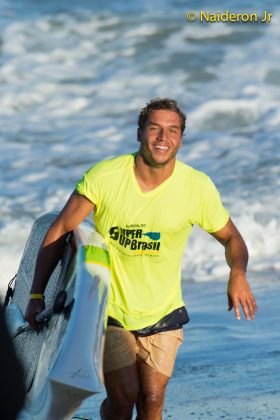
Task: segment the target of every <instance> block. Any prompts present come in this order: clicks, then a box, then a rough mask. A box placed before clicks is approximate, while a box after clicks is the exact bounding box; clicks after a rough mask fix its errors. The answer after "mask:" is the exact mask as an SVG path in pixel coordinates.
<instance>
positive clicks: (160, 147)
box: [155, 146, 168, 150]
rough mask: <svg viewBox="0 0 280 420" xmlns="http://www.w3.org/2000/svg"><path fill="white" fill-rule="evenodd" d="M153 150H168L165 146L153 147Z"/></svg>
mask: <svg viewBox="0 0 280 420" xmlns="http://www.w3.org/2000/svg"><path fill="white" fill-rule="evenodd" d="M155 148H156V149H160V150H168V147H166V146H155Z"/></svg>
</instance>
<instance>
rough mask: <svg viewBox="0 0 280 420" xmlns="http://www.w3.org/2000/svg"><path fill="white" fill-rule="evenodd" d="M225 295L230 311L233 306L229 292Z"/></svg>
mask: <svg viewBox="0 0 280 420" xmlns="http://www.w3.org/2000/svg"><path fill="white" fill-rule="evenodd" d="M227 297H228V311H231V310H232V308H233V302H232V299H231V297H230V294H229V293H228V294H227Z"/></svg>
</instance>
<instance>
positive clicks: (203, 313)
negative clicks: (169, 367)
mask: <svg viewBox="0 0 280 420" xmlns="http://www.w3.org/2000/svg"><path fill="white" fill-rule="evenodd" d="M252 287H253V290H254V293H255V297H256V299H257V301H258V305H259V311H258V313H257V316H256V318H255V320H254V321H246V320H244V318H243V319H242V320H241V321H237V320H235V318H234V314H233V312H230V313H228V312H227V300H226V295H225V290H226V283H224V282H207V283H194V282H184V283H183V294H184V298H185V302H186V305H187V308H188V310H189V314H190V318H191V322H190V323H189V324H188V325H187V326H185V328H184V335H185V339H184V343H183V345H182V346H181V348H180V350H179V353H178V356H177V361H176V366H175V370H174V373H173V376H172V378H171V380H170V381H169V384H168V388H167V393H166V400H165V408H164V413H163V419H173V420H181V419H234V420H235V419H236V420H237V419H255V420H268V419H271V420H272V419H273V420H276V419H280V412H279V409H280V379H279V378H280V363H279V362H280V330H279V322H278V320H279V315H278V300H279V299H278V296H279V285H277V284H276V283H273V282H271V283H270V284H269V285H268V284H266V285H265V287H266V289H265V290H264V287H262V285H261V284H260V281H259V280H258V281H257V282H256V283H254V281H253V282H252ZM104 396H105V394H100V395H97V396H94V397H91V398H89V399H88V400H87V401H85V403H84V404H83V405H82V406H81V408H80V409H79V411H78V412H77V415H80V416H83V417H84V418H88V419H98V418H99V405H100V403H101V401H102V399H103V398H104Z"/></svg>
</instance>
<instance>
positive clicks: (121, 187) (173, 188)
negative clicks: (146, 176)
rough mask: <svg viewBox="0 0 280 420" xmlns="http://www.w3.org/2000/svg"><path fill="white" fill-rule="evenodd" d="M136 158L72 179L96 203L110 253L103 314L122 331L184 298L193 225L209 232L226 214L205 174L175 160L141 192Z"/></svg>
mask: <svg viewBox="0 0 280 420" xmlns="http://www.w3.org/2000/svg"><path fill="white" fill-rule="evenodd" d="M134 158H135V153H133V154H128V155H123V156H120V157H117V158H114V159H110V160H106V161H102V162H100V163H97V164H96V165H94V166H93V167H91V168H90V169H89V170H88V171H87V172H86V173H85V174H84V176H83V178H82V179H81V180H80V181H79V182H78V183H77V186H76V189H77V191H78V192H79V193H80V194H81V195H83V196H85V197H87V198H88V199H89V200H90V201H91V202H92V203H94V204H95V206H96V210H95V212H94V221H95V226H96V229H97V231H98V232H99V233H100V234H101V235H102V236H103V237H104V238H105V240H106V243H107V245H108V249H109V253H110V258H111V287H110V293H109V302H108V315H109V316H111V317H113V318H115V319H116V320H117V321H119V322H120V323H121V324H122V325H123V326H124V327H125V328H126V329H128V330H136V329H140V328H144V327H147V326H149V325H153V324H155V323H156V322H157V321H159V320H160V319H161V318H163V317H164V316H165V315H167V314H169V313H170V312H172V311H173V310H175V309H177V308H179V307H181V306H183V305H184V302H183V299H182V292H181V259H182V254H183V251H184V247H185V244H186V240H187V238H188V236H189V234H190V231H191V229H192V226H193V225H194V224H198V225H200V226H201V227H202V228H203V229H205V230H206V231H207V232H215V231H218V230H220V229H221V228H223V227H224V226H225V224H226V222H227V221H228V218H229V215H228V212H227V210H226V209H225V208H224V206H223V205H222V203H221V199H220V195H219V193H218V191H217V189H216V187H215V186H214V184H213V182H212V181H211V179H210V178H209V177H208V176H207V175H205V174H204V173H202V172H199V171H197V170H195V169H193V168H191V167H190V166H188V165H186V164H184V163H182V162H180V161H178V160H177V161H176V164H175V168H174V171H173V173H172V175H171V176H170V177H169V178H168V179H167V180H166V181H164V182H163V183H162V184H161V185H160V186H158V187H157V188H155V189H153V190H152V191H149V192H143V191H142V190H141V189H140V187H139V184H138V182H137V180H136V178H135V174H134Z"/></svg>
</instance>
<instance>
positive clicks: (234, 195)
mask: <svg viewBox="0 0 280 420" xmlns="http://www.w3.org/2000/svg"><path fill="white" fill-rule="evenodd" d="M167 9H168V7H167ZM147 10H148V9H147ZM171 12H172V13H171ZM151 13H154V15H153V14H151ZM170 13H171V14H172V17H174V19H178V16H177V15H176V13H175V14H174V10H172V11H171V10H170ZM278 16H279V14H278V12H277V11H275V13H274V16H273V21H272V24H271V25H265V26H253V25H251V26H244V25H242V26H240V25H238V26H234V25H225V24H219V25H212V24H211V25H210V24H209V25H198V24H194V25H188V24H186V23H185V22H181V20H174V21H173V20H172V19H167V15H166V13H165V12H163V11H162V12H161V13H159V14H157V13H156V11H154V12H151V10H150V9H149V12H141V13H139V15H137V16H133V15H129V17H128V16H126V15H122V14H116V15H113V13H110V12H108V11H106V13H102V12H100V13H99V12H98V11H97V12H95V13H93V12H91V13H84V12H83V11H81V12H79V13H76V14H75V13H53V14H43V13H42V14H41V15H40V14H38V15H32V17H29V18H28V19H23V20H20V19H17V20H11V22H10V23H6V24H5V26H3V29H2V30H1V39H2V44H1V60H2V66H1V68H0V83H1V88H2V92H1V103H0V118H1V138H0V141H1V155H0V165H1V169H3V178H2V179H1V180H0V186H1V192H2V197H1V198H3V200H2V202H3V205H2V203H1V209H0V212H1V222H2V225H1V228H0V229H1V231H0V233H1V237H3V238H5V241H2V242H1V244H0V246H1V267H3V270H2V274H3V275H4V277H5V279H4V280H2V284H3V281H6V279H8V278H9V277H11V276H12V274H13V272H14V270H15V265H16V264H15V262H18V260H19V257H20V254H21V252H22V249H23V247H24V243H25V239H26V236H27V233H28V232H27V231H28V230H29V228H30V226H31V224H32V222H33V221H34V219H35V218H36V217H38V216H39V215H40V214H42V213H43V212H45V211H48V210H53V209H57V208H61V207H62V205H63V203H64V202H65V200H66V199H67V197H68V195H69V194H70V192H71V191H72V190H73V187H74V185H75V182H76V181H77V180H78V179H79V178H80V177H81V175H82V173H83V172H84V170H86V169H87V168H88V167H89V166H90V165H91V164H92V163H94V162H96V161H97V160H100V159H104V158H106V157H109V156H113V155H117V154H120V153H127V152H129V151H134V150H135V149H136V148H137V143H136V122H137V114H138V112H139V109H140V108H141V107H142V106H143V105H144V104H145V103H146V102H147V101H148V100H149V99H150V98H151V97H156V96H172V97H175V98H178V100H179V103H180V104H181V105H182V106H183V107H184V108H186V109H187V114H188V123H187V135H186V139H184V146H183V148H182V149H181V151H180V158H181V159H182V160H183V161H185V162H187V163H189V164H191V165H193V166H195V167H197V168H198V169H201V170H203V171H205V172H207V173H209V175H210V176H211V177H212V178H213V179H214V181H215V182H216V183H217V185H218V187H219V190H220V191H221V194H222V198H223V200H224V202H225V205H226V206H227V207H228V208H229V210H230V213H231V215H232V217H233V219H234V221H235V222H236V224H237V225H238V226H239V228H240V230H241V232H242V234H243V236H244V237H245V239H246V242H247V243H248V247H249V251H250V255H251V260H250V269H251V270H253V271H254V270H255V271H256V272H261V271H262V270H271V272H273V270H277V269H279V262H278V259H279V258H278V256H279V251H280V239H279V235H278V232H279V227H280V226H279V220H280V218H279V211H278V209H279V208H280V194H279V189H280V184H279V183H280V181H279V180H280V173H279V156H280V154H279V153H280V152H279V150H280V149H279V136H278V127H277V126H278V123H279V121H280V114H279V108H280V103H279V102H280V100H279V83H278V82H277V70H278V67H279V66H278V63H279V61H280V52H279V48H278V44H279V36H280V31H279V26H278V24H277V17H278ZM182 19H183V14H182ZM235 37H237V38H235ZM248 52H250V54H249V53H248ZM19 231H20V233H19ZM11 250H13V255H14V256H15V257H13V258H12V257H10V255H11ZM227 272H228V269H227V267H226V265H225V263H224V256H223V249H222V247H221V246H220V245H219V244H217V243H216V242H215V241H214V240H213V239H211V238H208V236H207V235H206V234H204V233H203V232H200V230H199V229H195V231H194V233H193V234H192V236H191V238H190V240H189V247H188V249H187V252H186V255H185V256H184V259H183V277H184V278H192V279H194V280H197V281H205V280H211V279H216V278H224V277H225V276H226V275H227Z"/></svg>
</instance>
